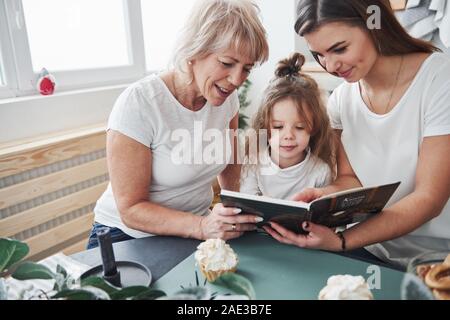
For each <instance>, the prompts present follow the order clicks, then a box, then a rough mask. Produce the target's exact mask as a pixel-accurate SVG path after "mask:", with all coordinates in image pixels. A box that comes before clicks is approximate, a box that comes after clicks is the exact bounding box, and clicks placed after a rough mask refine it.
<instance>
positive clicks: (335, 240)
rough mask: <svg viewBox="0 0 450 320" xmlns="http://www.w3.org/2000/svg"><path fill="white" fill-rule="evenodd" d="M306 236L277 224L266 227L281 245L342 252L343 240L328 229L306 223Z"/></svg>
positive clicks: (304, 225) (272, 223)
mask: <svg viewBox="0 0 450 320" xmlns="http://www.w3.org/2000/svg"><path fill="white" fill-rule="evenodd" d="M302 227H303V229H304V230H305V231H308V232H309V233H308V234H306V235H303V234H297V233H294V232H292V231H290V230H288V229H286V228H284V227H282V226H280V225H279V224H277V223H275V222H271V223H270V227H269V226H264V227H263V228H264V230H266V232H267V233H268V234H270V235H271V236H272V237H274V238H275V239H276V240H278V241H279V242H281V243H286V244H293V245H296V246H298V247H300V248H311V249H321V250H328V251H341V250H342V249H341V248H342V247H341V239H340V238H339V236H338V235H337V234H336V233H335V232H334V231H333V229H330V228H328V227H324V226H321V225H318V224H314V223H312V222H304V223H303V225H302Z"/></svg>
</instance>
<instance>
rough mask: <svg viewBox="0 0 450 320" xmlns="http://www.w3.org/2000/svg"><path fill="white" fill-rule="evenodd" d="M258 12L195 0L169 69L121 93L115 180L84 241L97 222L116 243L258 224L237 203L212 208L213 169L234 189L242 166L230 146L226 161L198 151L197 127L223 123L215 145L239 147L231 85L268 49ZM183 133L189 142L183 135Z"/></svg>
mask: <svg viewBox="0 0 450 320" xmlns="http://www.w3.org/2000/svg"><path fill="white" fill-rule="evenodd" d="M258 12H259V9H258V7H257V6H256V5H255V4H254V3H253V2H251V1H249V0H200V1H198V2H197V3H196V5H195V6H194V8H193V9H192V12H191V14H190V17H189V18H188V20H187V22H186V25H185V26H184V29H183V32H182V33H181V35H180V38H179V41H178V46H177V49H176V50H175V54H174V68H173V69H172V70H168V71H167V72H163V73H161V74H155V75H151V76H149V77H147V78H145V79H142V80H140V81H138V82H137V83H134V84H133V85H131V86H130V87H129V88H128V89H126V90H125V91H124V92H123V93H122V94H121V95H120V97H119V98H118V100H117V102H116V104H115V105H114V108H113V110H112V113H111V115H110V118H109V121H108V131H107V159H108V169H109V174H110V179H111V182H110V184H109V186H108V188H107V190H106V191H105V193H104V194H103V195H102V196H101V198H100V199H99V200H98V202H97V205H96V207H95V209H94V212H95V223H94V227H93V229H92V232H91V235H90V239H89V244H88V248H92V247H95V246H97V245H98V240H97V236H96V230H97V229H98V228H101V227H103V226H107V227H109V228H110V230H111V236H112V241H113V242H118V241H123V240H127V239H132V238H138V237H144V236H149V235H171V236H179V237H185V238H194V239H208V238H222V239H231V238H236V237H239V236H241V235H242V234H243V232H245V231H249V230H254V229H255V222H258V221H259V220H260V219H258V217H256V216H252V215H243V214H239V213H240V210H239V209H236V208H225V207H223V205H222V204H217V205H215V206H214V208H213V209H212V212H209V207H210V206H211V202H212V197H213V193H212V188H211V183H212V181H213V180H214V179H215V178H216V177H218V180H219V183H220V186H221V187H222V188H225V189H229V190H236V191H237V190H238V189H239V185H238V184H239V172H240V166H239V165H238V164H237V163H234V162H235V161H233V160H234V157H235V154H234V152H230V153H231V156H230V157H228V158H227V157H224V159H223V160H222V161H215V162H214V161H209V160H211V159H202V155H203V154H204V153H205V152H204V151H205V150H206V147H207V145H209V144H211V142H208V143H207V142H205V141H203V140H208V139H202V137H201V134H202V132H206V131H207V130H208V129H213V131H214V132H220V133H221V134H222V138H223V139H219V141H221V140H223V141H227V145H225V146H223V145H220V146H219V147H220V148H224V149H226V150H232V151H233V150H234V149H235V145H234V143H235V142H236V141H233V139H230V137H229V136H228V139H227V135H228V134H229V130H228V129H237V126H238V113H239V100H238V96H237V91H236V89H237V88H238V87H239V86H240V85H241V84H242V83H243V82H244V81H245V80H246V79H247V77H248V76H249V74H250V72H251V70H252V68H253V67H254V66H255V65H256V64H261V63H263V62H265V61H266V60H267V58H268V45H267V40H266V32H265V29H264V28H263V26H262V24H261V22H260V20H259V18H258ZM186 133H187V134H188V138H189V139H186V141H184V143H187V142H189V141H190V142H191V143H190V145H183V141H180V139H179V137H180V136H184V137H185V134H186ZM199 135H200V140H199V139H198V138H199ZM230 140H231V141H230ZM232 144H233V145H232ZM180 150H181V151H185V152H184V153H183V155H182V157H180V156H179V155H180V152H181V151H180ZM188 151H190V152H188ZM225 153H226V152H225ZM180 159H181V161H180ZM199 159H200V160H199Z"/></svg>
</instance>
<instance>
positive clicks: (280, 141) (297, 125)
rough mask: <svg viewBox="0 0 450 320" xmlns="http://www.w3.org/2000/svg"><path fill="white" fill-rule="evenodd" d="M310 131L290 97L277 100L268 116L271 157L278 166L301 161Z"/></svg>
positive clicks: (282, 166)
mask: <svg viewBox="0 0 450 320" xmlns="http://www.w3.org/2000/svg"><path fill="white" fill-rule="evenodd" d="M310 137H311V136H310V133H309V130H308V126H307V123H306V119H302V118H301V117H300V114H299V112H298V110H297V106H296V104H295V103H294V102H293V101H292V100H291V99H284V100H281V101H278V102H277V103H275V104H274V106H273V107H272V112H271V116H270V140H269V144H270V147H271V158H272V160H273V161H274V162H275V163H276V164H277V165H278V166H279V167H280V168H282V169H283V168H288V167H291V166H293V165H296V164H298V163H300V162H302V161H303V160H304V159H305V156H306V149H307V148H308V145H309V140H310Z"/></svg>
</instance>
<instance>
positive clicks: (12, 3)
mask: <svg viewBox="0 0 450 320" xmlns="http://www.w3.org/2000/svg"><path fill="white" fill-rule="evenodd" d="M194 1H195V0H185V1H178V0H166V1H152V0H143V1H142V0H141V1H138V0H77V1H73V0H39V1H36V0H0V98H4V97H14V96H25V95H32V94H37V90H36V83H37V80H38V75H39V73H40V72H41V70H42V68H46V69H47V70H48V71H49V72H50V73H52V74H53V75H54V76H55V79H56V84H57V91H66V90H72V89H78V88H89V87H94V86H100V85H110V84H122V83H129V82H132V81H135V80H137V79H140V78H142V77H143V76H145V75H146V74H147V73H149V72H151V71H155V70H160V69H163V68H165V67H166V66H167V64H168V62H169V58H170V57H171V56H172V54H171V53H172V49H173V46H174V44H175V41H176V38H177V33H178V32H179V30H180V28H181V26H182V24H183V23H184V21H185V19H186V17H187V14H188V13H189V11H190V9H191V7H192V5H193V3H194ZM144 35H145V38H144ZM1 58H3V60H2V59H1Z"/></svg>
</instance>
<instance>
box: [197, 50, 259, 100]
mask: <svg viewBox="0 0 450 320" xmlns="http://www.w3.org/2000/svg"><path fill="white" fill-rule="evenodd" d="M253 66H254V61H252V60H250V59H249V58H247V57H244V56H242V55H241V54H239V53H238V52H237V51H236V50H233V49H228V50H226V51H223V52H218V53H211V54H209V55H208V56H206V57H204V58H201V59H194V60H192V74H193V77H194V83H195V85H196V91H197V95H200V96H203V97H204V98H205V99H206V100H207V101H208V102H209V103H211V104H212V105H213V106H220V105H222V104H223V103H224V102H225V100H226V99H227V98H228V97H229V96H230V95H231V94H232V93H233V92H234V90H236V89H237V88H238V87H239V86H240V85H241V84H242V83H243V82H244V81H245V80H246V79H247V78H248V76H249V75H250V71H251V70H252V68H253Z"/></svg>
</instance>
